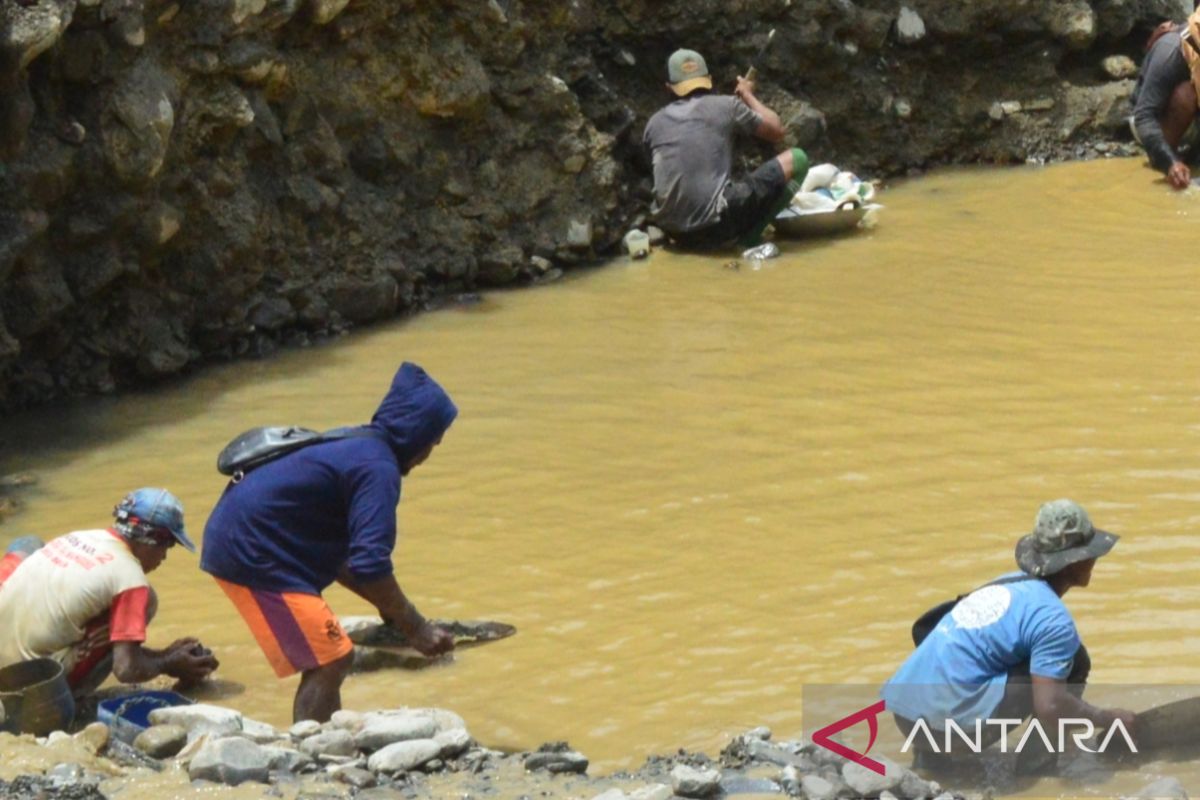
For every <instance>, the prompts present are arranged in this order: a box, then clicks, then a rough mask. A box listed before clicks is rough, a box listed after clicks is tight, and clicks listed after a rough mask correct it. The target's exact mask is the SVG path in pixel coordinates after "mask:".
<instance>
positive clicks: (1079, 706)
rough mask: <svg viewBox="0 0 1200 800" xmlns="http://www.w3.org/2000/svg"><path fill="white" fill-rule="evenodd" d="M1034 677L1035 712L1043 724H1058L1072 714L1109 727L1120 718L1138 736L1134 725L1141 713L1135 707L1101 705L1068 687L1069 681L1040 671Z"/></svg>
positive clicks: (1097, 724) (1071, 716) (1097, 725)
mask: <svg viewBox="0 0 1200 800" xmlns="http://www.w3.org/2000/svg"><path fill="white" fill-rule="evenodd" d="M1032 677H1033V713H1034V714H1035V715H1036V716H1037V718H1038V720H1039V721H1040V722H1041V723H1042V725H1043V726H1045V725H1054V726H1057V725H1058V721H1059V720H1060V719H1063V718H1064V717H1069V718H1073V719H1086V720H1088V721H1090V722H1091V723H1092V724H1093V725H1095V726H1096V727H1098V728H1107V727H1108V726H1109V725H1112V724H1113V722H1115V721H1116V720H1118V719H1119V720H1121V723H1122V724H1123V725H1124V726H1125V728H1126V729H1127V730H1128V731H1129V733H1130V735H1131V736H1136V733H1135V732H1134V730H1133V728H1134V725H1135V724H1136V720H1137V715H1136V714H1134V713H1133V712H1132V711H1126V710H1125V709H1121V708H1113V709H1107V708H1097V707H1096V706H1094V705H1092V704H1090V703H1087V702H1085V701H1083V700H1082V699H1080V698H1078V697H1076V696H1075V695H1073V694H1071V693H1070V692H1069V691H1067V684H1066V682H1065V681H1058V680H1054V679H1053V678H1043V677H1042V676H1040V675H1034V676H1032Z"/></svg>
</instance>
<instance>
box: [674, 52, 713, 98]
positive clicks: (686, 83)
mask: <svg viewBox="0 0 1200 800" xmlns="http://www.w3.org/2000/svg"><path fill="white" fill-rule="evenodd" d="M667 81H668V82H669V83H670V84H671V91H673V92H675V94H677V95H679V96H680V97H683V96H685V95H687V94H688V92H693V91H695V90H696V89H711V88H712V77H711V76H710V75H709V74H708V64H705V63H704V56H702V55H700V54H699V53H697V52H696V51H695V50H676V51H675V52H674V53H671V57H670V58H668V59H667Z"/></svg>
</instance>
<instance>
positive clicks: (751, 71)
mask: <svg viewBox="0 0 1200 800" xmlns="http://www.w3.org/2000/svg"><path fill="white" fill-rule="evenodd" d="M757 74H758V70H757V69H755V68H754V67H750V69H748V70H746V75H745V78H746V80H748V81H752V80H754V76H755V75H757Z"/></svg>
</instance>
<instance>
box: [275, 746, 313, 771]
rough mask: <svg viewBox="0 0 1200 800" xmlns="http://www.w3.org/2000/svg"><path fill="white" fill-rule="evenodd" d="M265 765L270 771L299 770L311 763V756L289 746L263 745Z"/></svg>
mask: <svg viewBox="0 0 1200 800" xmlns="http://www.w3.org/2000/svg"><path fill="white" fill-rule="evenodd" d="M263 752H265V753H266V754H267V767H268V768H269V769H270V770H271V771H275V770H281V771H284V772H301V771H302V770H304V769H305V768H307V767H308V766H309V765H311V764H312V763H313V759H312V756H310V755H308V753H302V752H300V751H299V750H293V749H292V748H290V747H264V748H263Z"/></svg>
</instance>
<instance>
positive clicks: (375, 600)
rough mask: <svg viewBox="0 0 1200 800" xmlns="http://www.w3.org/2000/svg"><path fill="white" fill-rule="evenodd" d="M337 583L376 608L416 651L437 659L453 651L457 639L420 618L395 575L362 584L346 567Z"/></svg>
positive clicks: (339, 575) (419, 613)
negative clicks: (406, 638) (405, 636)
mask: <svg viewBox="0 0 1200 800" xmlns="http://www.w3.org/2000/svg"><path fill="white" fill-rule="evenodd" d="M338 583H340V584H342V585H343V586H345V587H346V588H347V589H349V590H350V591H352V592H354V593H355V594H356V595H358V596H359V597H361V598H362V599H364V600H366V601H367V602H368V603H370V604H371V605H373V606H375V608H376V609H378V610H379V616H381V617H383V620H384V622H386V623H388V624H389V625H393V626H395V627H397V628H399V629H400V630H402V631H404V633H405V635H407V636H408V638H409V641H410V642H412V645H413V647H415V648H417V650H419V651H420V652H422V653H424V654H425V655H427V656H436V655H440V654H442V653H446V652H449V651H450V650H453V649H454V637H453V636H451V635H450V634H449V633H447V632H446V631H444V630H442V629H441V628H439V627H437V626H436V625H430V624H429V620H427V619H425V617H423V616H421V612H420V611H417V607H416V606H414V605H413V604H412V602H411V601H409V599H408V598H407V597H406V596H405V595H404V591H403V590H402V589H401V588H400V584H399V583H397V582H396V578H395V576H394V575H387V576H385V577H383V578H377V579H376V580H373V581H365V582H361V583H360V582H358V581H355V580H354V578H353V576H352V575H350V572H349V571H348V570H347V569H346V568H345V567H343V568H342V570H341V572H339V573H338Z"/></svg>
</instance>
